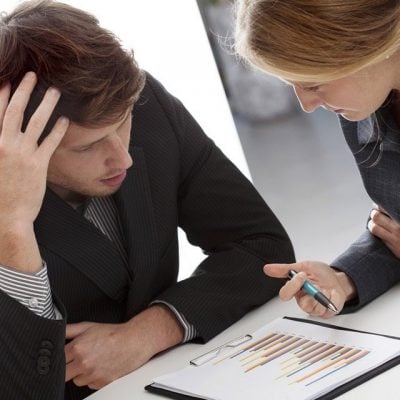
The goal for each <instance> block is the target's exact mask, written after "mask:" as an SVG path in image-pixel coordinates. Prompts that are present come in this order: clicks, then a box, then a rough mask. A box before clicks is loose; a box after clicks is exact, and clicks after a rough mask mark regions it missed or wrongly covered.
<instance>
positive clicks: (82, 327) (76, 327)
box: [65, 322, 95, 347]
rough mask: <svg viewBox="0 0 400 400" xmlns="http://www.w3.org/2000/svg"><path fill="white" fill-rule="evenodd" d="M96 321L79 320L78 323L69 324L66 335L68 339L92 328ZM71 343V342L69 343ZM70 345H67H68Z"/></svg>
mask: <svg viewBox="0 0 400 400" xmlns="http://www.w3.org/2000/svg"><path fill="white" fill-rule="evenodd" d="M93 325H95V323H93V322H79V323H77V324H67V327H66V331H65V337H66V339H73V338H75V337H76V336H79V335H81V334H82V333H84V332H86V331H87V330H88V329H89V328H91V327H92V326H93ZM69 344H71V343H69ZM67 346H68V345H66V347H67Z"/></svg>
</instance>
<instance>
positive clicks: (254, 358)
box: [214, 332, 370, 386]
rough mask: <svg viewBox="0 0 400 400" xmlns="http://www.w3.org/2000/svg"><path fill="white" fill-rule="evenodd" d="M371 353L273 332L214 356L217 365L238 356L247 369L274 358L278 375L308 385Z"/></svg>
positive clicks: (254, 367)
mask: <svg viewBox="0 0 400 400" xmlns="http://www.w3.org/2000/svg"><path fill="white" fill-rule="evenodd" d="M369 353H370V351H369V350H365V349H360V348H355V347H347V346H341V345H337V344H333V343H327V342H319V341H316V340H312V339H306V338H304V337H301V336H293V335H287V334H283V333H280V332H273V333H270V334H267V335H266V336H264V337H262V338H261V339H259V340H257V341H255V342H253V343H250V344H248V345H246V346H244V347H242V348H240V349H239V350H237V351H236V352H235V353H233V354H231V355H229V356H226V357H223V358H220V359H217V360H215V361H214V365H217V364H220V363H222V362H224V361H226V360H228V359H230V360H232V359H235V358H236V359H237V360H238V361H239V362H240V364H241V365H242V367H243V370H244V372H246V373H247V372H250V371H252V370H254V369H256V368H261V367H263V366H264V365H266V364H268V363H271V362H274V361H275V362H278V365H279V367H280V370H281V372H282V373H281V375H279V376H277V377H275V379H285V378H286V379H287V380H289V381H290V384H304V385H305V386H309V385H312V384H313V383H315V382H317V381H319V380H321V379H324V378H325V377H327V376H329V375H331V374H334V373H335V372H338V371H340V370H341V369H343V368H345V367H346V366H348V365H350V364H352V363H354V362H357V361H358V360H360V359H361V358H363V357H366V356H367V355H368V354H369ZM278 359H279V361H278Z"/></svg>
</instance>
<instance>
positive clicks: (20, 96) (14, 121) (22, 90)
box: [2, 72, 37, 140]
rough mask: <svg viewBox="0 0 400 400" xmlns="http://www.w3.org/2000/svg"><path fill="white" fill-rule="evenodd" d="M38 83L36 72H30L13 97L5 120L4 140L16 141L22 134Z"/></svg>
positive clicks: (3, 128)
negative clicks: (22, 127)
mask: <svg viewBox="0 0 400 400" xmlns="http://www.w3.org/2000/svg"><path fill="white" fill-rule="evenodd" d="M36 82H37V78H36V74H35V73H34V72H28V73H27V74H26V75H25V76H24V78H23V79H22V81H21V83H20V84H19V86H18V88H17V90H16V91H15V93H14V94H13V96H12V97H11V100H10V102H9V103H8V107H7V109H6V111H5V114H4V119H3V126H2V139H3V140H10V139H14V138H15V135H16V134H17V133H20V132H21V125H22V120H23V117H24V111H25V108H26V106H27V104H28V102H29V98H30V95H31V93H32V91H33V88H34V87H35V85H36Z"/></svg>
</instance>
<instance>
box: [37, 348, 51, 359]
mask: <svg viewBox="0 0 400 400" xmlns="http://www.w3.org/2000/svg"><path fill="white" fill-rule="evenodd" d="M39 356H48V357H50V356H51V351H50V350H49V349H40V350H39Z"/></svg>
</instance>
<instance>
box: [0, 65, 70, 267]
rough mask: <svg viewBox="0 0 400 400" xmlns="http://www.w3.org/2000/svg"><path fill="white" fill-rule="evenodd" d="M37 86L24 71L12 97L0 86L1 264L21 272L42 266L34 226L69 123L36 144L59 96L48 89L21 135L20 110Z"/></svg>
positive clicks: (60, 123) (62, 120)
mask: <svg viewBox="0 0 400 400" xmlns="http://www.w3.org/2000/svg"><path fill="white" fill-rule="evenodd" d="M36 82H37V77H36V75H35V74H34V73H33V72H28V73H27V74H26V75H25V76H24V78H23V79H22V81H21V83H20V84H19V86H18V88H17V89H16V91H15V92H14V94H13V95H12V97H11V99H10V96H11V85H10V84H8V83H7V84H4V85H3V86H2V87H1V88H0V131H1V133H0V191H1V196H0V221H1V225H0V236H1V237H2V241H1V244H0V264H4V265H8V266H11V267H14V268H17V269H20V270H21V271H22V270H23V271H25V272H34V271H35V270H37V269H38V268H41V265H42V261H41V258H40V254H39V251H38V247H37V243H36V239H35V236H34V233H33V222H34V221H35V219H36V217H37V215H38V213H39V211H40V208H41V205H42V202H43V197H44V193H45V190H46V178H47V168H48V164H49V160H50V158H51V156H52V154H53V153H54V151H55V149H56V148H57V146H58V145H59V143H60V142H61V140H62V138H63V136H64V134H65V132H66V130H67V128H68V125H69V122H68V120H67V119H66V118H63V117H62V118H60V119H59V120H58V121H57V122H56V124H55V126H54V127H53V129H52V131H51V132H50V134H49V135H48V137H46V139H45V140H44V141H43V142H42V143H41V144H40V146H38V144H37V142H38V139H39V137H40V135H41V133H42V132H43V129H44V128H45V126H46V124H47V121H48V120H49V118H50V116H51V113H52V112H53V110H54V107H55V106H56V104H57V102H58V99H59V98H60V92H59V91H58V90H57V89H55V88H49V89H48V90H47V92H46V94H45V96H44V98H43V100H42V102H41V103H40V105H39V107H38V108H37V110H36V111H35V112H34V113H33V115H32V117H31V118H30V120H29V121H28V124H27V127H26V129H25V132H22V128H21V127H22V122H23V117H24V111H25V108H26V106H27V104H28V102H29V98H30V95H31V93H32V91H33V89H34V87H35V85H36Z"/></svg>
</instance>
